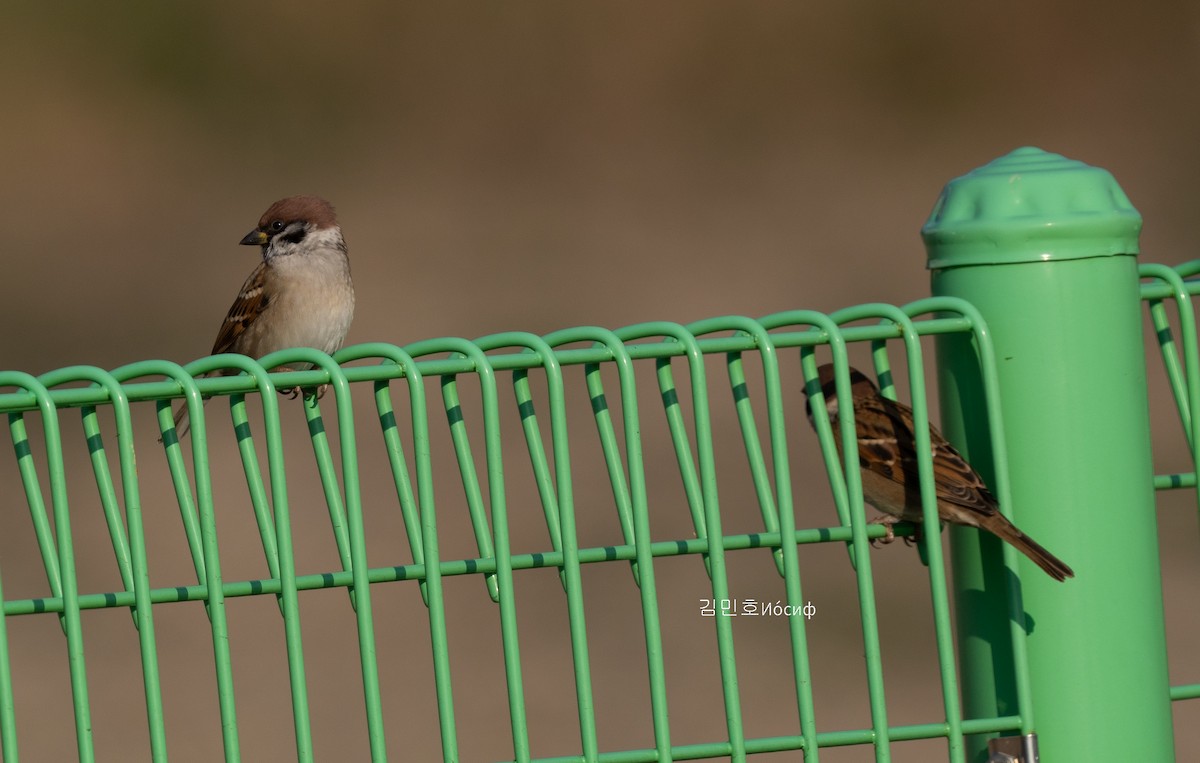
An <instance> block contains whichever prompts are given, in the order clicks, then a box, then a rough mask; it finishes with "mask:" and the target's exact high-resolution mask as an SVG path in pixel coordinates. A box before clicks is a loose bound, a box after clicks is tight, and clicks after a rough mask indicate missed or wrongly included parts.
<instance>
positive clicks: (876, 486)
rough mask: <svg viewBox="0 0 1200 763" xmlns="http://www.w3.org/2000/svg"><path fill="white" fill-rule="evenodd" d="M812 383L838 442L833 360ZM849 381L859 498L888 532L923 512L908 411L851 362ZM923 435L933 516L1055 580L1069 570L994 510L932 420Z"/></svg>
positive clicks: (976, 476) (976, 477)
mask: <svg viewBox="0 0 1200 763" xmlns="http://www.w3.org/2000/svg"><path fill="white" fill-rule="evenodd" d="M818 381H819V382H820V385H821V392H822V393H823V394H824V396H825V406H826V409H827V410H828V412H829V421H830V423H831V424H832V425H833V436H834V439H835V440H836V442H837V444H838V447H839V448H840V447H841V446H842V434H841V427H840V426H839V425H838V411H839V405H838V399H837V390H836V389H835V386H834V375H833V365H832V364H830V363H827V364H825V365H823V366H821V367H820V368H819V369H818ZM850 385H851V396H852V398H853V404H854V423H855V430H856V432H857V434H858V461H859V465H860V467H861V468H862V489H863V499H864V500H865V501H866V502H867V503H869V504H871V505H872V506H874V507H875V508H877V509H879V510H880V511H882V512H884V513H885V514H887V515H889V516H888V517H887V518H885V519H884V523H885V524H887V525H888V530H889V537H891V525H892V524H894V523H895V522H897V521H900V520H904V521H908V522H920V521H921V517H922V512H921V489H920V480H919V478H918V476H917V450H916V434H915V432H914V429H913V412H912V409H911V408H909V407H908V406H907V405H903V404H901V403H897V402H895V401H893V400H889V399H887V398H886V397H884V396H883V395H881V394H879V389H878V387H876V386H875V384H874V383H873V382H872V381H871V380H870V379H868V378H867V377H866V376H865V375H863V374H862V373H861V372H859V371H857V370H855V369H854V368H851V369H850ZM807 394H808V391H807V390H805V395H806V396H807ZM808 405H809V406H810V407H808V420H809V423H813V418H812V408H811V400H809V402H808ZM929 438H930V441H931V444H932V446H933V482H934V486H935V489H936V493H937V509H938V516H939V517H940V518H941V519H942V520H943V521H945V522H950V523H952V524H956V525H966V526H968V527H977V528H979V529H982V530H987V531H988V532H990V533H992V534H993V535H995V536H996V537H998V538H1000V539H1001V540H1004V541H1007V542H1008V543H1010V544H1012V545H1013V547H1014V548H1016V549H1017V550H1018V551H1020V552H1021V553H1022V554H1025V556H1027V557H1029V558H1030V559H1031V560H1033V562H1034V564H1036V565H1037V566H1039V567H1041V568H1042V569H1043V570H1045V571H1046V573H1047V574H1048V575H1050V577H1052V578H1054V579H1055V580H1065V579H1067V578H1069V577H1074V576H1075V573H1074V571H1072V570H1071V568H1070V567H1068V566H1067V565H1066V564H1064V563H1063V562H1062V560H1060V559H1059V558H1058V557H1056V556H1054V554H1051V553H1050V552H1049V551H1047V550H1046V549H1044V548H1042V547H1041V546H1040V545H1038V544H1037V543H1035V542H1034V540H1033V539H1032V538H1030V537H1029V536H1028V535H1026V534H1025V533H1023V532H1021V530H1020V528H1018V527H1017V526H1016V525H1014V524H1013V523H1012V522H1010V521H1008V520H1007V519H1006V518H1005V517H1004V515H1003V514H1001V513H1000V511H999V504H998V503H997V502H996V498H995V497H994V496H993V495H992V494H991V492H990V491H989V490H988V489H987V486H986V485H985V484H984V483H983V479H982V478H981V477H980V476H979V474H978V473H976V471H975V470H974V469H972V468H971V465H970V464H968V463H967V462H966V460H965V459H964V458H963V457H962V456H961V455H959V453H958V451H956V450H955V449H954V446H952V445H951V444H950V443H948V442H946V439H945V438H944V437H942V435H941V434H940V433H938V431H937V430H936V429H934V428H933V427H932V426H931V427H930V428H929Z"/></svg>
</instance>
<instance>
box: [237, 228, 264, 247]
mask: <svg viewBox="0 0 1200 763" xmlns="http://www.w3.org/2000/svg"><path fill="white" fill-rule="evenodd" d="M238 243H239V244H241V245H242V246H265V245H266V243H267V234H265V233H263V232H262V231H260V230H259V229H257V228H255V229H254V230H252V231H250V232H249V233H247V234H246V236H245V238H243V239H242V240H241V241H239V242H238Z"/></svg>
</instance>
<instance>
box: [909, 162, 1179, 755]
mask: <svg viewBox="0 0 1200 763" xmlns="http://www.w3.org/2000/svg"><path fill="white" fill-rule="evenodd" d="M1140 229H1141V216H1140V215H1139V214H1138V212H1137V210H1135V209H1134V208H1133V207H1132V205H1130V203H1129V200H1128V199H1127V198H1126V196H1125V194H1124V192H1123V191H1122V190H1121V188H1120V186H1118V185H1117V183H1116V181H1115V180H1114V179H1113V177H1112V175H1110V174H1109V173H1108V172H1107V171H1105V170H1103V169H1099V168H1096V167H1089V166H1088V165H1086V164H1083V163H1081V162H1076V161H1072V160H1068V159H1065V158H1063V157H1061V156H1058V155H1057V154H1049V153H1046V152H1043V151H1041V150H1039V149H1036V148H1021V149H1018V150H1016V151H1013V152H1012V153H1010V154H1008V155H1007V156H1003V157H1001V158H999V159H997V160H995V161H993V162H991V163H990V164H987V165H985V166H983V167H980V168H978V169H976V170H974V171H972V172H970V173H968V174H967V175H964V176H963V177H960V178H957V179H955V180H952V181H950V183H948V184H947V185H946V188H945V189H944V190H943V192H942V195H941V197H940V198H939V199H938V202H937V204H936V205H935V206H934V209H933V212H932V214H931V215H930V218H929V221H928V222H927V223H926V224H925V227H924V228H923V229H922V236H923V237H924V239H925V246H926V249H927V251H928V255H929V263H928V266H929V269H930V270H931V271H932V288H933V293H934V294H935V295H939V296H955V297H961V298H963V299H965V300H967V301H969V302H971V303H973V304H974V305H975V306H976V307H978V309H979V311H980V313H981V314H982V315H983V317H984V320H985V321H986V322H987V325H988V328H989V329H990V331H991V332H992V336H993V340H994V347H995V352H996V365H997V378H998V382H999V398H1000V408H1001V415H1002V419H1001V420H1002V422H1003V426H1004V431H1005V435H1006V438H1005V441H1006V451H1007V452H1006V455H1007V460H1008V467H1009V470H1008V471H1009V479H1010V482H1011V493H1012V505H1011V507H1010V508H1011V515H1012V517H1013V518H1014V519H1015V521H1016V523H1017V525H1018V526H1020V527H1021V528H1022V529H1023V530H1025V531H1026V532H1027V533H1028V534H1029V535H1031V536H1032V537H1033V538H1035V539H1036V540H1037V541H1038V542H1039V543H1041V544H1042V545H1044V546H1045V547H1046V548H1048V549H1050V550H1051V551H1052V552H1053V553H1054V554H1056V555H1057V556H1059V557H1061V558H1062V559H1063V560H1064V561H1066V562H1067V564H1069V565H1071V566H1072V567H1073V568H1074V570H1075V574H1076V577H1075V578H1074V579H1070V580H1067V581H1066V582H1064V583H1058V582H1056V581H1054V580H1053V579H1051V578H1050V577H1048V576H1047V575H1045V574H1043V573H1042V572H1041V571H1040V570H1039V569H1038V568H1037V567H1035V566H1034V565H1033V564H1032V563H1030V562H1028V561H1027V560H1025V559H1024V558H1021V560H1020V561H1019V572H1020V578H1021V582H1020V592H1021V595H1022V597H1023V601H1024V611H1025V623H1024V628H1025V631H1026V633H1027V634H1028V638H1027V641H1026V645H1027V649H1028V666H1029V683H1028V686H1029V692H1028V695H1029V696H1030V699H1031V700H1032V702H1026V703H1025V705H1028V706H1021V705H1020V704H1019V703H1018V702H1017V699H1018V691H1017V689H1018V686H1019V684H1017V683H1014V681H1013V678H1012V676H1013V675H1014V669H1019V666H1016V668H1014V665H1013V659H1012V652H1011V649H1010V643H1011V641H1010V639H1011V637H1010V627H1009V622H1008V619H1007V612H1008V611H1009V609H1008V604H1007V602H1008V595H1007V593H1006V584H1007V583H1009V582H1012V581H1010V580H1009V578H1010V576H1009V575H1006V574H1005V573H1004V568H1003V566H1002V562H1001V560H1000V551H999V541H996V540H995V539H994V538H991V537H986V538H984V537H980V534H979V533H978V532H976V531H974V530H967V529H962V528H954V529H952V530H951V539H950V543H951V553H952V557H953V559H954V573H955V574H954V588H955V595H956V600H957V605H958V606H957V613H958V619H959V620H958V638H959V653H960V658H961V660H962V663H963V671H962V673H963V682H964V688H963V699H964V707H965V710H966V713H967V716H968V717H978V716H981V715H992V714H999V715H1008V714H1015V713H1020V714H1021V716H1022V721H1023V728H1024V729H1026V730H1027V731H1033V732H1036V733H1037V741H1038V745H1039V747H1040V751H1041V759H1042V760H1043V761H1047V762H1048V763H1061V762H1062V761H1082V760H1086V761H1088V763H1103V762H1104V761H1114V762H1115V761H1128V760H1154V761H1169V760H1174V759H1175V758H1174V749H1173V748H1174V742H1173V732H1172V726H1171V708H1170V702H1169V698H1168V679H1167V660H1166V638H1165V628H1164V623H1163V607H1162V584H1161V577H1160V571H1159V557H1158V540H1157V531H1156V520H1155V504H1154V490H1153V485H1152V476H1153V475H1152V469H1151V460H1150V422H1149V410H1148V403H1147V392H1146V370H1145V368H1146V366H1145V355H1144V350H1143V345H1142V315H1141V306H1140V301H1139V295H1138V274H1137V253H1138V240H1137V239H1138V233H1139V231H1140ZM938 362H939V379H940V384H939V389H940V391H941V402H942V420H943V423H944V428H945V434H946V435H947V437H948V438H949V439H950V440H952V441H953V442H955V443H956V444H958V445H961V446H962V447H963V449H964V453H965V454H966V455H967V457H968V458H969V459H970V460H971V461H972V462H973V463H974V465H975V466H976V467H977V468H978V469H979V471H980V472H981V473H982V474H983V475H984V477H985V479H988V480H992V479H993V475H992V463H991V462H992V459H991V453H990V448H989V445H988V434H987V425H986V415H985V411H984V410H983V407H982V405H981V402H980V401H981V399H982V393H981V386H980V376H979V370H978V360H977V358H976V356H975V351H974V348H972V347H971V345H970V342H969V340H967V339H964V338H961V337H945V338H943V339H940V340H939V342H938ZM1035 710H1036V723H1035V722H1034V718H1035V716H1034V715H1033V712H1034V711H1035ZM985 746H986V742H985V740H982V739H974V740H972V744H971V747H970V748H969V749H970V752H971V756H972V757H971V758H970V759H971V760H972V761H982V760H984V759H985V758H986V755H985V754H984V752H983V751H984V749H985Z"/></svg>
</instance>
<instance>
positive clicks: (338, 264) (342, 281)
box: [175, 196, 354, 437]
mask: <svg viewBox="0 0 1200 763" xmlns="http://www.w3.org/2000/svg"><path fill="white" fill-rule="evenodd" d="M239 243H241V244H243V245H245V246H261V247H262V262H260V263H259V265H258V267H256V268H255V269H254V272H253V273H251V274H250V277H249V278H247V279H246V283H244V284H243V285H242V290H241V291H239V292H238V295H237V299H235V300H234V301H233V306H232V307H230V308H229V314H228V315H226V316H225V320H224V321H223V322H222V323H221V329H220V331H218V332H217V340H216V342H214V343H213V348H212V353H211V354H213V355H217V354H220V353H225V352H232V353H240V354H242V355H248V356H250V357H252V358H255V359H257V358H261V357H263V356H264V355H267V354H270V353H272V352H275V351H277V350H284V349H288V348H291V347H312V348H315V349H318V350H321V351H322V352H325V353H333V352H335V351H336V350H337V349H338V348H339V347H341V346H342V341H343V340H344V339H345V338H346V332H347V331H348V330H349V329H350V322H351V320H353V318H354V283H353V282H352V281H351V279H350V260H349V258H348V257H347V254H346V241H345V239H343V238H342V229H341V228H340V227H338V222H337V217H336V216H335V215H334V211H333V206H332V205H331V204H330V203H329V202H327V201H325V200H324V199H322V198H318V197H316V196H291V197H289V198H286V199H281V200H279V201H277V202H275V203H274V204H272V205H271V206H270V208H269V209H267V211H266V212H264V213H263V216H262V218H261V219H260V220H259V221H258V227H257V228H255V229H254V230H252V231H250V232H249V233H247V234H246V235H245V237H243V238H242V240H241V241H240V242H239ZM311 367H312V364H311V363H295V364H292V365H291V366H287V367H286V368H280V369H276V370H283V371H297V370H305V369H308V368H311ZM216 373H218V374H234V373H237V372H236V371H233V370H230V371H218V372H216ZM186 422H187V405H186V404H184V405H181V406H180V407H179V409H178V410H176V412H175V426H176V428H177V429H178V435H179V436H180V437H182V436H183V435H184V434H185V433H186V432H187V423H186Z"/></svg>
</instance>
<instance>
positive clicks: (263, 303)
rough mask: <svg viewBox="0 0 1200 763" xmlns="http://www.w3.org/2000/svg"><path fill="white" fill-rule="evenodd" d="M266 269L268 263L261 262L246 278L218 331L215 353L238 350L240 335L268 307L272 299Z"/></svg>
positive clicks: (214, 344) (213, 352)
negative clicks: (267, 283)
mask: <svg viewBox="0 0 1200 763" xmlns="http://www.w3.org/2000/svg"><path fill="white" fill-rule="evenodd" d="M266 269H267V266H266V263H259V266H258V267H257V268H255V269H254V272H253V273H251V274H250V277H249V278H247V279H246V283H244V284H242V290H241V291H239V292H238V295H237V299H235V300H234V301H233V305H232V306H231V307H230V308H229V313H228V314H227V315H226V316H225V321H224V322H223V323H222V324H221V330H220V331H219V332H218V333H217V341H215V342H213V349H212V354H213V355H218V354H220V353H222V352H237V350H236V349H234V348H235V347H236V346H237V341H238V337H240V336H241V335H242V334H243V333H245V331H246V327H247V326H249V325H250V323H251V322H253V321H254V319H255V318H257V317H258V315H259V314H260V313H262V311H263V310H264V309H266V307H267V304H268V303H269V302H270V300H271V296H270V295H269V294H268V293H267V289H266V282H265V277H264V276H265V274H266Z"/></svg>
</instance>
